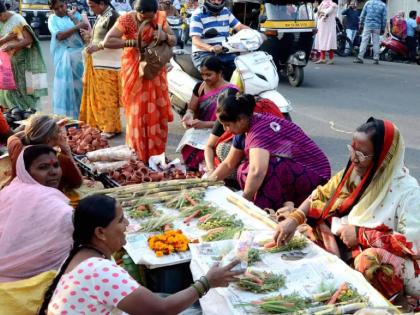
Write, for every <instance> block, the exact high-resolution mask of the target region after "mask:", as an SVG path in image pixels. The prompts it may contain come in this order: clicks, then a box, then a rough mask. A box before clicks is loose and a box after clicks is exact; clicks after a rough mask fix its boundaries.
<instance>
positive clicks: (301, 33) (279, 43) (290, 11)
mask: <svg viewBox="0 0 420 315" xmlns="http://www.w3.org/2000/svg"><path fill="white" fill-rule="evenodd" d="M308 2H309V1H300V2H299V3H297V5H295V4H293V3H296V2H295V1H292V0H284V1H280V0H267V1H264V4H263V9H264V10H263V11H262V13H261V14H260V17H259V20H260V31H261V32H262V33H264V34H265V35H266V36H267V40H266V41H265V42H264V44H263V45H262V46H261V48H260V49H261V50H262V51H265V52H267V53H269V54H270V55H271V56H273V58H274V62H275V64H276V66H277V69H278V70H279V73H280V74H281V75H282V76H284V77H286V78H287V79H288V81H289V84H290V85H291V86H294V87H298V86H300V85H301V84H302V82H303V80H304V70H303V69H304V67H305V66H306V65H307V64H308V60H309V57H310V54H311V50H312V44H313V40H314V35H315V34H316V23H315V18H314V14H313V7H312V3H308Z"/></svg>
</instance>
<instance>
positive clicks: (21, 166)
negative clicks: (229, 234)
mask: <svg viewBox="0 0 420 315" xmlns="http://www.w3.org/2000/svg"><path fill="white" fill-rule="evenodd" d="M380 3H382V2H381V1H379V0H369V1H368V2H367V3H366V4H365V6H364V8H363V11H362V13H361V14H360V17H359V15H358V14H357V13H356V9H355V3H354V2H353V3H351V5H350V7H349V9H348V10H346V11H344V12H343V15H345V16H347V17H348V24H349V25H351V28H349V30H350V31H349V32H348V34H349V36H353V35H354V33H355V31H357V29H358V27H359V26H360V25H363V26H364V30H363V35H362V37H363V40H362V47H361V54H360V55H359V57H358V58H357V59H356V62H362V58H363V56H364V54H363V49H364V47H365V46H367V40H368V39H369V37H370V36H372V37H373V38H374V40H373V42H374V45H375V44H376V42H377V41H376V39H375V38H376V36H379V35H380V33H381V32H385V28H386V26H387V21H386V8H385V7H384V5H383V4H380ZM88 5H89V7H90V8H91V10H92V11H93V12H94V14H95V15H97V20H96V22H95V24H94V25H93V27H90V25H88V24H87V23H85V22H84V21H83V19H82V17H81V15H80V14H79V13H78V12H76V11H73V10H68V8H67V5H66V3H65V2H63V1H62V0H52V1H51V9H52V11H53V14H52V15H51V16H50V17H49V21H48V26H49V29H50V31H51V34H52V39H51V55H52V56H53V60H54V67H55V72H54V94H53V108H54V112H55V113H57V114H62V115H64V116H67V117H70V118H76V119H81V120H83V121H86V122H87V123H88V124H89V125H91V126H93V127H96V128H98V129H99V130H101V131H102V132H103V135H104V136H106V137H111V136H113V135H114V134H117V133H120V132H121V122H120V116H119V111H120V106H123V107H124V112H125V115H126V137H127V138H126V143H127V144H128V145H129V146H130V147H131V148H132V149H133V150H134V151H135V152H136V153H137V156H138V158H139V159H140V160H142V161H145V162H147V161H148V160H149V158H150V157H151V156H154V155H159V154H161V153H163V152H165V149H166V142H167V136H168V123H169V122H171V121H172V119H173V115H172V111H171V106H170V100H169V94H168V84H167V79H166V68H165V67H161V68H160V69H159V70H158V71H157V72H156V73H155V74H154V75H153V77H152V78H151V79H146V78H145V75H144V72H145V71H148V70H147V69H148V68H147V65H146V64H145V63H144V61H143V60H142V56H143V55H142V54H141V52H142V50H144V49H145V47H146V46H147V45H148V44H150V43H152V42H154V41H156V40H157V41H159V42H162V43H166V44H167V45H168V46H170V47H173V46H174V45H175V43H176V38H175V36H174V33H173V32H172V30H171V29H170V27H169V25H168V23H167V21H166V13H165V11H166V10H169V9H170V8H168V7H167V6H168V4H167V3H166V2H165V3H163V4H162V5H164V6H165V7H161V8H163V10H159V7H158V3H157V2H156V1H152V0H137V1H136V2H135V4H134V10H133V11H130V12H129V13H127V14H124V15H121V16H120V15H119V13H118V12H117V11H116V10H115V9H114V8H113V6H112V5H111V3H110V2H109V0H88ZM169 5H171V4H170V3H169ZM317 14H318V18H319V20H318V24H319V26H318V30H319V32H318V34H317V39H316V41H315V48H316V49H318V50H319V51H320V52H321V57H320V60H319V61H318V63H327V61H326V54H327V52H328V53H329V60H328V63H331V64H332V63H333V58H334V54H333V50H334V49H335V48H336V47H335V46H334V45H335V44H336V43H335V42H334V40H335V37H336V36H335V35H336V34H335V23H336V22H335V17H336V14H337V5H336V4H335V3H334V2H333V1H330V0H324V1H322V3H321V4H320V5H319V7H318V8H317ZM401 18H402V15H401V14H400V15H398V18H395V19H394V18H393V19H392V22H391V28H392V30H393V32H394V33H396V34H400V36H401V38H405V39H406V40H407V38H409V37H414V36H415V35H416V33H415V30H416V28H417V24H416V25H415V24H414V22H412V21H408V22H407V23H406V27H405V28H404V26H403V25H404V23H401V21H402V20H401ZM414 18H415V15H414V14H411V13H410V19H411V20H413V21H414ZM0 21H1V22H0V23H2V24H0V34H3V35H2V37H1V38H0V43H2V44H4V43H6V44H7V43H8V44H7V45H6V46H5V47H6V48H7V49H10V50H15V52H14V54H13V57H12V62H13V65H14V67H16V68H14V71H15V73H17V74H18V73H20V72H16V71H18V70H17V69H20V68H19V67H27V68H25V69H24V68H22V69H21V70H19V71H23V73H25V71H29V72H31V71H32V73H33V75H34V76H36V75H38V77H40V78H44V77H45V72H46V71H45V64H44V62H43V59H42V55H41V53H40V48H39V42H38V40H37V38H36V36H34V34H32V32H31V29H30V27H29V26H28V25H27V24H26V22H24V20H22V18H21V16H20V15H18V14H16V13H12V12H9V11H7V10H6V9H5V8H4V6H3V7H2V2H0ZM8 23H11V24H8ZM375 23H376V24H375ZM3 24H4V25H3ZM5 25H7V28H6V31H3V28H4V26H5ZM16 25H18V26H20V29H21V33H20V34H21V35H22V38H23V39H18V35H17V34H16V33H15V31H14V29H15V27H16ZM159 26H160V27H159ZM215 26H216V27H218V29H219V32H220V34H225V33H226V34H227V33H228V32H229V29H230V28H233V29H236V30H241V29H244V28H247V26H245V25H243V24H241V23H240V22H239V21H238V20H237V19H236V18H235V17H234V16H233V14H232V13H231V12H230V10H229V9H227V8H226V7H225V5H224V1H222V0H206V1H205V4H204V6H203V7H200V8H198V9H196V11H195V12H194V14H193V16H192V18H191V32H190V34H191V37H192V42H193V54H192V58H193V62H194V64H195V66H196V67H197V68H198V70H199V72H200V74H201V76H202V81H200V82H198V83H197V85H196V86H195V88H194V90H193V91H192V95H193V96H192V99H191V102H190V103H189V104H188V108H187V111H186V114H185V115H184V116H183V118H182V124H183V125H184V127H185V128H196V129H204V128H207V129H212V132H211V135H210V137H209V139H208V142H207V146H206V147H205V149H204V150H199V149H197V148H194V147H192V146H186V147H184V148H183V150H182V152H181V153H182V156H183V159H184V162H185V164H186V166H187V167H188V168H189V169H194V170H196V169H199V168H200V165H204V166H205V170H206V173H205V175H204V176H205V177H207V178H209V179H213V180H219V181H220V180H225V182H226V183H227V185H229V186H233V187H237V188H240V189H241V190H242V191H243V192H242V196H243V197H244V198H245V199H247V200H249V201H251V202H253V203H254V204H255V205H257V206H259V207H260V208H263V209H273V210H274V211H276V210H278V209H280V210H281V211H284V208H287V215H286V218H285V219H284V220H282V221H280V222H279V223H278V226H277V229H276V232H275V234H274V240H275V241H276V242H277V244H278V245H283V244H286V243H287V242H289V241H290V240H291V238H292V236H293V235H294V233H295V231H296V229H297V228H298V227H299V228H301V227H303V226H305V231H304V232H305V233H306V235H307V236H308V237H309V238H310V239H311V240H313V241H314V242H316V243H317V244H318V245H319V246H321V247H322V248H324V249H325V250H327V251H328V252H330V253H332V254H334V255H337V256H338V257H340V258H341V259H342V260H344V261H345V262H347V263H348V264H349V265H350V266H353V267H354V268H355V269H356V270H358V271H360V272H361V273H362V274H363V275H364V276H365V277H366V279H367V281H369V282H370V283H371V284H372V285H373V286H374V287H375V288H376V289H377V290H378V291H379V292H381V293H382V294H383V295H384V296H385V297H386V298H388V299H390V300H391V301H394V300H395V299H396V297H398V296H400V295H405V296H409V297H411V298H412V299H413V300H414V301H415V302H414V304H416V303H417V305H414V308H416V307H420V278H419V277H418V276H419V274H420V267H419V265H418V262H419V260H420V252H419V246H420V238H419V235H420V224H419V223H420V208H419V207H420V187H419V185H418V182H417V181H416V180H415V179H414V178H413V177H412V176H410V175H409V171H408V169H407V168H406V167H405V165H404V154H405V146H404V140H403V137H402V135H401V134H400V132H399V130H398V128H397V126H395V125H394V124H393V123H392V122H391V121H388V120H381V119H375V118H370V119H369V120H368V121H367V122H366V123H363V124H361V125H360V126H359V127H358V128H357V129H356V130H355V132H354V133H353V137H352V139H349V144H348V146H347V148H348V155H349V158H348V161H347V164H346V165H344V167H343V169H342V170H341V171H340V172H338V173H337V174H335V175H333V176H331V166H330V163H329V160H328V158H327V156H326V155H325V154H324V152H323V151H322V150H321V148H320V147H319V146H318V145H317V144H316V143H315V142H314V140H312V139H311V135H310V134H307V133H305V132H304V131H303V130H302V129H301V128H300V127H299V126H298V125H297V124H296V123H294V122H291V121H289V120H287V119H286V118H285V117H284V116H283V114H282V113H281V112H280V110H279V108H278V107H277V106H276V104H274V103H273V102H272V101H270V100H268V99H264V98H258V97H255V96H253V95H249V94H244V93H242V92H241V91H240V88H239V87H237V86H235V85H233V84H231V83H229V82H227V81H226V76H227V75H229V74H230V73H231V72H230V71H229V68H231V66H232V62H233V60H231V59H228V58H220V57H218V56H217V53H218V52H219V51H220V50H221V46H220V43H221V42H220V41H221V39H220V38H219V37H211V38H206V36H205V35H204V34H206V31H208V30H209V29H210V28H212V27H215ZM157 28H160V29H162V32H159V31H157V30H156V29H157ZM333 28H334V30H333ZM404 29H405V32H404ZM409 29H410V30H411V31H409ZM11 30H13V31H11ZM413 31H414V33H413ZM13 34H14V35H13ZM409 41H412V40H411V39H408V40H407V42H409ZM3 47H4V46H3ZM375 49H376V48H375ZM377 52H378V51H377V50H375V56H374V61H375V62H376V61H377V60H378V59H377V58H376V57H377V55H376V53H377ZM14 58H16V60H15V61H13V60H14ZM19 58H23V59H19ZM25 58H29V59H30V60H32V61H33V63H32V64H31V63H29V64H28V63H23V62H19V60H20V61H21V60H26V59H25ZM15 62H16V65H15ZM224 70H227V71H224ZM21 78H22V76H20V77H19V75H16V80H17V81H18V80H19V79H21ZM40 82H41V81H40ZM21 84H22V89H23V92H22V91H21V92H19V89H17V90H14V91H0V103H2V102H3V104H5V105H6V106H7V105H8V104H10V105H11V106H12V105H16V103H14V100H13V99H14V98H16V97H19V96H17V95H18V93H25V95H27V99H26V98H24V100H25V101H27V102H28V105H25V106H28V107H31V106H35V105H34V104H35V103H36V102H37V101H39V97H41V96H42V95H43V94H42V93H43V91H44V88H41V87H40V89H33V90H32V92H33V94H31V95H29V94H27V88H28V86H27V85H26V84H27V81H25V80H23V81H22V83H21ZM17 85H18V86H19V84H17ZM8 102H10V103H8ZM31 102H32V103H31ZM64 124H65V121H64V120H58V119H55V118H51V117H50V116H48V115H34V116H32V117H31V118H30V119H29V121H28V123H27V125H26V126H25V128H24V129H23V130H22V131H20V132H18V133H15V134H13V135H12V131H11V130H10V128H9V126H8V125H7V123H5V122H4V117H3V116H0V136H1V137H4V138H5V139H6V138H8V140H7V147H8V151H9V155H10V159H11V172H12V180H11V182H10V183H8V185H7V186H6V187H5V188H3V189H2V190H1V191H0V204H1V205H2V206H1V209H0V218H1V220H0V295H1V294H2V292H3V291H2V290H5V289H2V285H3V284H7V283H11V282H16V283H17V284H19V283H24V284H25V281H26V280H28V279H33V278H36V277H39V275H42V274H43V273H48V272H51V271H52V272H53V273H52V275H51V274H49V276H48V277H47V278H42V279H43V280H42V281H41V282H42V283H41V284H39V285H38V286H37V287H36V288H35V290H40V289H42V290H41V291H42V296H43V298H42V303H41V304H42V305H36V306H35V308H36V311H37V313H38V314H41V315H45V314H72V313H75V312H77V313H92V314H100V313H107V312H108V313H110V312H120V313H121V312H125V313H128V314H151V313H153V314H154V313H157V314H177V313H179V312H181V311H183V310H185V309H186V308H188V307H189V306H190V305H192V304H193V303H194V302H195V301H197V300H198V299H199V298H201V297H202V296H203V295H204V294H205V293H206V292H207V291H209V290H210V289H211V288H216V287H221V286H227V285H228V284H229V283H230V282H233V281H236V280H237V278H235V277H236V276H237V275H239V274H240V273H241V271H232V268H233V267H235V266H236V265H237V263H238V261H233V262H232V263H230V264H228V265H227V266H225V267H218V266H215V267H212V268H211V269H210V270H209V272H208V273H207V274H206V276H203V277H201V278H200V279H198V280H197V281H195V282H194V283H193V284H192V286H191V287H189V288H187V289H185V290H183V291H180V292H178V293H176V294H173V295H171V296H169V297H167V298H162V297H160V296H159V295H157V294H154V293H152V292H151V291H149V290H148V289H147V288H145V287H143V286H141V285H139V284H138V283H137V282H136V281H135V280H134V279H133V278H132V277H131V276H130V275H129V274H128V273H127V272H126V271H125V270H123V269H122V268H121V267H119V266H117V265H116V264H115V263H114V262H113V261H112V260H111V257H112V254H113V253H114V252H115V251H117V250H119V249H120V248H121V247H122V246H123V245H124V244H125V242H126V240H125V232H126V229H127V225H128V221H127V219H126V218H125V217H124V212H123V210H122V207H121V205H120V204H119V203H118V202H117V201H116V200H115V199H114V198H111V197H107V196H103V195H92V196H89V197H86V198H84V199H82V200H81V201H80V202H79V204H78V205H77V207H76V208H75V209H73V208H72V207H71V206H70V205H69V199H68V197H67V196H66V194H67V193H68V191H69V190H71V189H74V188H77V187H79V186H80V185H81V184H82V175H81V173H80V170H79V169H78V167H77V165H76V163H75V161H74V160H73V157H72V154H71V151H70V148H69V145H68V143H67V139H66V135H65V132H64V130H63V125H64ZM35 213H36V215H34V214H35ZM333 225H334V226H336V227H338V228H336V229H333V228H332V226H333ZM302 231H303V230H302ZM372 270H374V272H372ZM47 287H48V289H46V288H47ZM45 289H46V293H45V295H44V291H45ZM139 306H141V307H139ZM38 308H39V309H38ZM0 310H1V309H0Z"/></svg>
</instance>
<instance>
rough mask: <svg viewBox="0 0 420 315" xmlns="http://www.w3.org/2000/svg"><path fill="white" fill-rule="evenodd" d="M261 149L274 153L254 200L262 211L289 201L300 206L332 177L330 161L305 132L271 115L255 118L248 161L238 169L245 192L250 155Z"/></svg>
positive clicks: (247, 148)
mask: <svg viewBox="0 0 420 315" xmlns="http://www.w3.org/2000/svg"><path fill="white" fill-rule="evenodd" d="M252 148H260V149H264V150H267V151H269V152H270V162H269V165H268V170H267V174H266V176H265V179H264V181H263V183H262V185H261V187H260V189H259V190H258V192H257V193H256V194H255V196H254V203H255V204H256V205H257V206H259V207H260V208H270V209H278V208H280V207H282V206H283V203H284V202H286V201H293V202H294V203H295V205H296V206H299V205H300V203H302V202H303V201H304V200H305V199H306V198H307V197H308V196H309V195H310V194H311V192H312V191H313V190H314V189H315V188H316V187H317V186H318V185H322V184H324V183H326V182H327V181H328V179H329V178H330V176H331V167H330V164H329V162H328V159H327V157H326V156H325V154H324V153H323V152H322V151H321V149H320V148H319V147H318V146H317V144H316V143H315V142H314V141H312V140H311V139H310V138H309V137H308V136H307V135H306V134H305V133H304V132H303V130H302V129H300V128H299V127H298V126H297V125H295V124H294V123H292V122H290V121H288V120H285V119H279V118H278V117H275V116H272V115H270V114H254V117H253V118H252V119H251V126H250V130H249V132H248V133H247V134H246V138H245V149H244V153H245V156H246V157H247V159H246V160H245V161H244V162H242V164H241V165H240V166H239V169H238V182H239V185H240V186H241V188H242V189H244V188H245V182H246V178H247V176H248V167H249V161H248V159H249V151H250V149H252Z"/></svg>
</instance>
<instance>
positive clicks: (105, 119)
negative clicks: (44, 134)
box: [79, 0, 121, 138]
mask: <svg viewBox="0 0 420 315" xmlns="http://www.w3.org/2000/svg"><path fill="white" fill-rule="evenodd" d="M87 4H88V5H89V8H90V9H91V10H92V11H93V13H95V15H97V16H98V18H97V19H96V22H95V25H94V26H93V30H92V33H91V34H90V33H88V31H85V30H84V31H82V34H83V37H84V38H85V40H86V41H87V40H89V41H90V44H89V45H88V46H87V47H86V49H85V72H84V77H83V96H82V102H81V105H80V116H79V118H80V120H82V121H84V122H86V123H88V124H89V125H90V126H92V127H95V128H98V129H99V130H101V131H102V135H104V136H105V137H107V138H110V137H112V136H114V135H115V134H117V133H120V132H121V121H120V77H119V74H120V71H119V70H120V60H121V56H120V54H119V51H113V50H106V51H104V44H103V40H104V39H105V36H106V34H107V33H108V31H109V30H110V29H111V28H112V27H113V26H114V24H115V22H116V21H117V19H118V17H119V14H118V12H117V11H115V10H114V9H113V8H112V6H111V5H110V1H109V0H88V1H87Z"/></svg>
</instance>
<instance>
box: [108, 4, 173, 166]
mask: <svg viewBox="0 0 420 315" xmlns="http://www.w3.org/2000/svg"><path fill="white" fill-rule="evenodd" d="M153 24H154V25H157V24H160V25H162V28H163V29H164V30H166V29H167V28H168V25H167V23H166V17H165V13H164V12H160V11H158V12H157V13H156V15H155V19H154V20H153ZM116 25H117V28H118V29H119V30H120V31H121V32H122V33H123V38H124V39H137V30H138V23H137V21H136V20H135V18H134V16H133V15H132V14H126V15H123V16H121V17H119V19H118V21H117V23H116ZM142 40H143V41H144V42H146V43H151V42H152V41H153V27H152V25H151V24H150V23H149V24H147V25H146V26H145V27H144V29H143V33H142ZM139 63H140V58H139V51H138V49H137V48H132V47H130V48H125V49H124V52H123V56H122V62H121V80H122V89H123V91H122V102H123V105H124V108H125V116H126V121H127V128H126V131H127V136H126V141H127V144H128V146H129V147H131V148H132V149H134V150H135V151H136V153H137V155H138V157H139V159H140V160H143V161H146V162H147V161H148V160H149V158H150V157H151V156H153V155H158V154H161V153H163V152H165V146H166V140H167V137H168V122H171V121H172V120H173V115H172V111H171V104H170V100H169V94H168V84H167V79H166V68H163V69H162V71H161V72H160V73H159V74H158V75H157V76H156V77H155V78H154V79H153V80H145V79H143V78H142V77H139Z"/></svg>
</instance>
